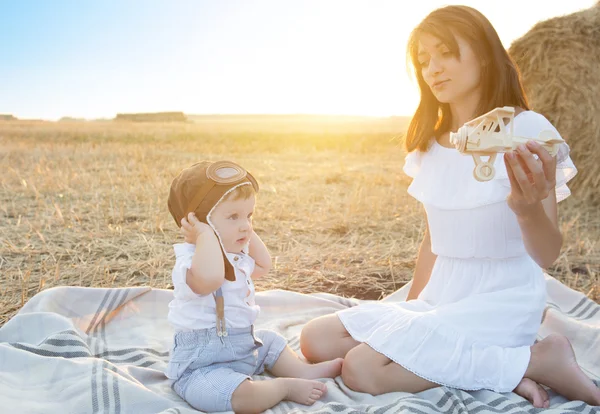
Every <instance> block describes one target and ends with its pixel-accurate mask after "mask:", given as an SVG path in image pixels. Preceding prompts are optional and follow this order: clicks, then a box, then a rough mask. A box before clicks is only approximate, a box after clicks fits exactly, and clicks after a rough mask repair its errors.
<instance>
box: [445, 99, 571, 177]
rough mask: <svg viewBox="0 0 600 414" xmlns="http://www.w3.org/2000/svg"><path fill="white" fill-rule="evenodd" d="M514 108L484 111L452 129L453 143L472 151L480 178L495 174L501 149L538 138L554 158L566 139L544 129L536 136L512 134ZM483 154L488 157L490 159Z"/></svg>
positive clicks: (463, 149) (508, 148)
mask: <svg viewBox="0 0 600 414" xmlns="http://www.w3.org/2000/svg"><path fill="white" fill-rule="evenodd" d="M514 117H515V108H513V107H510V106H505V107H503V108H496V109H493V110H491V111H490V112H488V113H487V114H483V115H481V116H479V117H477V118H475V119H473V120H471V121H469V122H467V123H465V124H464V125H463V126H462V127H460V128H459V129H458V131H456V132H450V142H451V143H452V145H454V146H455V147H456V149H458V150H459V151H460V152H461V153H463V154H471V155H472V156H473V160H474V161H475V170H474V171H473V176H474V177H475V179H476V180H477V181H489V180H491V179H492V178H494V175H495V173H496V171H495V169H494V161H495V160H496V156H497V155H498V153H499V152H508V151H512V150H514V149H516V148H517V147H518V146H519V145H520V144H525V143H526V142H527V141H537V142H538V143H540V144H541V145H542V147H544V148H545V149H546V150H547V151H548V152H549V153H550V155H552V156H553V157H554V156H556V154H557V153H558V147H559V145H560V144H561V143H563V142H564V140H563V139H562V138H560V137H558V136H557V135H556V133H555V132H554V131H551V130H545V131H542V132H540V134H539V135H538V136H537V137H518V136H514V134H513V129H514V128H513V124H514V123H513V120H514ZM482 156H489V158H488V160H487V161H484V160H482V159H481V157H482Z"/></svg>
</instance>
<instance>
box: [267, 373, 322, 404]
mask: <svg viewBox="0 0 600 414" xmlns="http://www.w3.org/2000/svg"><path fill="white" fill-rule="evenodd" d="M277 380H282V381H284V384H285V386H286V388H287V394H286V398H285V399H286V400H288V401H293V402H297V403H298V404H304V405H313V404H314V403H315V401H317V400H319V399H320V398H321V397H322V396H323V395H325V394H326V393H327V386H326V385H325V384H323V383H322V382H319V381H311V380H306V379H299V378H278V379H277Z"/></svg>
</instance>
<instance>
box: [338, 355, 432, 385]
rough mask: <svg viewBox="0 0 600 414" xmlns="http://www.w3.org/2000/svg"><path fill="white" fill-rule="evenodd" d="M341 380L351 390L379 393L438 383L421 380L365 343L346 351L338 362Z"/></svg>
mask: <svg viewBox="0 0 600 414" xmlns="http://www.w3.org/2000/svg"><path fill="white" fill-rule="evenodd" d="M342 380H344V384H346V386H347V387H348V388H350V389H352V390H354V391H358V392H366V393H369V394H372V395H379V394H383V393H386V392H394V391H403V392H410V393H418V392H421V391H425V390H428V389H429V388H435V387H438V386H439V385H438V384H436V383H433V382H431V381H427V380H426V379H423V378H421V377H419V376H417V375H415V374H413V373H412V372H410V371H409V370H407V369H405V368H403V367H402V366H400V365H398V364H396V363H395V362H393V361H392V360H390V359H389V358H388V357H386V356H385V355H383V354H380V353H379V352H377V351H375V350H374V349H373V348H371V347H370V346H369V345H367V344H360V345H358V346H357V347H355V348H353V349H352V350H350V351H349V352H348V354H347V355H346V358H345V359H344V365H342Z"/></svg>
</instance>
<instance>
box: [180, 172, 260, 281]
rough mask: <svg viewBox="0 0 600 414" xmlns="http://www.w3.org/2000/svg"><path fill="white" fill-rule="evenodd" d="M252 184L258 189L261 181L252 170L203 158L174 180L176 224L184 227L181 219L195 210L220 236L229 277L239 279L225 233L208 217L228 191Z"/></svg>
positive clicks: (226, 271) (218, 236) (199, 217)
mask: <svg viewBox="0 0 600 414" xmlns="http://www.w3.org/2000/svg"><path fill="white" fill-rule="evenodd" d="M249 184H250V185H252V186H253V187H254V191H256V192H258V183H257V182H256V180H255V179H254V177H253V176H252V174H250V173H249V172H248V171H246V170H245V169H244V168H242V167H241V166H239V165H237V164H236V163H234V162H231V161H216V162H212V161H201V162H198V163H196V164H194V165H192V166H190V167H188V168H186V169H184V170H183V171H181V172H180V173H179V175H178V176H177V177H175V179H174V180H173V182H172V183H171V191H170V192H169V200H168V206H169V211H170V212H171V215H172V216H173V219H174V220H175V223H177V226H178V227H181V219H182V218H184V217H187V215H188V214H189V213H191V212H194V213H195V214H196V217H197V218H198V220H199V221H201V222H203V223H206V224H208V225H209V226H210V227H211V228H212V229H213V231H214V232H215V234H216V235H217V238H218V239H219V243H220V244H221V251H222V252H223V262H224V263H225V279H227V280H229V281H234V280H235V272H234V270H233V266H232V265H231V263H230V262H229V259H228V258H227V255H226V254H225V253H226V252H225V250H224V248H223V241H222V240H221V236H220V235H219V233H218V232H217V231H216V229H215V228H214V227H213V225H212V224H211V223H210V222H209V220H208V217H209V216H210V213H211V212H212V210H213V209H214V208H215V207H216V206H217V204H219V202H220V201H221V200H222V199H223V198H224V197H225V195H226V194H227V193H229V192H230V191H232V190H233V189H234V188H236V187H239V186H240V185H249Z"/></svg>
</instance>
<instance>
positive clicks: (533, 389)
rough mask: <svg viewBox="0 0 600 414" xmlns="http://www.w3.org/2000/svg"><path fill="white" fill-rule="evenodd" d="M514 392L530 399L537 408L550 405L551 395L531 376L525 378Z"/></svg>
mask: <svg viewBox="0 0 600 414" xmlns="http://www.w3.org/2000/svg"><path fill="white" fill-rule="evenodd" d="M514 392H515V393H517V394H519V395H520V396H521V397H523V398H525V399H527V400H529V402H530V403H531V404H533V406H534V407H535V408H548V407H550V397H548V393H547V392H546V390H545V389H544V388H542V386H541V385H539V384H538V383H537V382H535V381H533V380H530V379H529V378H523V379H522V380H521V382H520V383H519V385H517V388H515V389H514Z"/></svg>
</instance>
